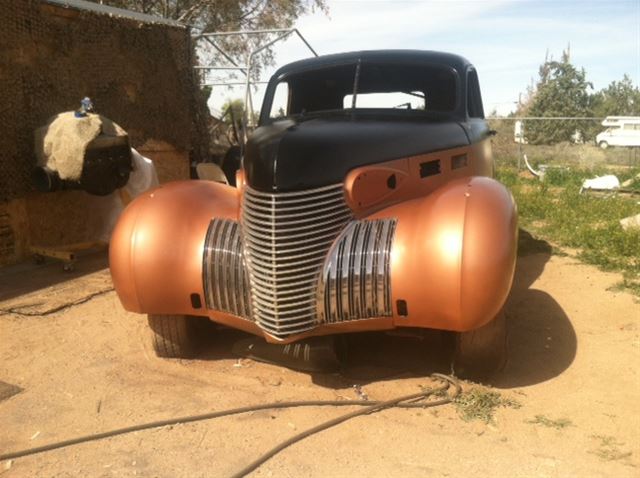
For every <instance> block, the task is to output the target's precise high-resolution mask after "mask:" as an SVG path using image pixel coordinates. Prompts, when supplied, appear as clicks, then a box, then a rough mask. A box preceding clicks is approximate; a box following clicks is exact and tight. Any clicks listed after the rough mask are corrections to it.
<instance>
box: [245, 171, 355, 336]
mask: <svg viewBox="0 0 640 478" xmlns="http://www.w3.org/2000/svg"><path fill="white" fill-rule="evenodd" d="M241 217H242V222H241V223H242V243H243V246H244V252H245V260H246V263H247V269H248V271H249V282H250V284H251V290H252V303H251V306H252V317H253V318H254V319H255V321H256V322H257V324H258V325H259V326H260V327H261V328H262V329H263V330H265V331H266V332H268V333H269V334H271V335H273V336H274V337H277V338H286V337H287V336H290V335H293V334H299V333H302V332H305V331H307V330H310V329H312V328H314V327H316V326H317V325H318V323H319V318H318V303H317V294H318V291H317V287H318V280H319V276H320V273H321V271H322V266H323V264H324V262H325V258H326V255H327V252H328V251H329V250H330V248H331V245H332V244H333V241H334V240H335V238H336V237H338V235H339V234H340V231H341V230H342V228H343V227H344V226H345V224H347V223H348V222H349V221H350V220H351V219H352V217H353V216H352V213H351V210H350V209H349V208H348V207H347V204H346V202H345V199H344V192H343V186H342V184H333V185H330V186H324V187H321V188H316V189H309V190H305V191H295V192H284V193H265V192H260V191H256V190H254V189H252V188H251V187H249V186H245V189H244V195H243V200H242V215H241Z"/></svg>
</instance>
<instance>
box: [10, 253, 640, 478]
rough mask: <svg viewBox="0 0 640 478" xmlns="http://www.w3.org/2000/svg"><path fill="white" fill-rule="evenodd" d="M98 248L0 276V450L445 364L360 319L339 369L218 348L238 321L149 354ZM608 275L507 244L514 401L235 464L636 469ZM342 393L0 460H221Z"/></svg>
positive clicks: (93, 466)
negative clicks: (164, 354) (176, 348)
mask: <svg viewBox="0 0 640 478" xmlns="http://www.w3.org/2000/svg"><path fill="white" fill-rule="evenodd" d="M104 265H105V264H104V258H98V259H95V258H93V259H91V258H89V259H86V261H84V262H83V261H82V260H81V261H80V264H79V265H78V270H77V271H76V273H74V274H72V275H71V276H65V275H63V273H62V272H61V271H60V268H59V266H54V265H45V266H41V267H38V268H35V267H33V266H29V267H27V266H23V267H22V268H17V269H14V270H13V271H12V272H11V273H5V274H4V275H0V310H1V311H2V312H0V381H3V382H6V383H8V384H12V385H14V386H18V387H20V388H21V389H22V391H21V392H20V393H17V394H15V395H13V396H11V397H9V398H6V399H4V400H2V398H1V395H0V424H1V425H0V452H8V451H13V450H18V449H23V448H27V447H33V446H39V445H43V444H46V443H49V442H53V441H57V440H61V439H66V438H70V437H75V436H78V435H82V434H88V433H93V432H97V431H104V430H109V429H113V428H116V427H122V426H127V425H131V424H135V423H139V422H144V421H151V420H156V419H161V418H168V417H173V416H181V415H187V414H195V413H202V412H204V411H209V410H221V409H225V408H231V407H238V406H242V405H249V404H256V403H261V402H272V401H276V400H304V399H345V400H351V399H357V398H358V393H357V390H356V388H354V385H358V386H360V388H361V390H362V391H363V392H364V393H366V394H367V395H368V396H369V397H370V398H371V399H388V398H392V397H395V396H398V395H402V394H406V393H413V392H416V391H418V390H419V386H421V385H429V384H430V383H431V382H430V380H429V379H428V378H425V377H426V376H427V375H428V374H430V373H431V372H434V371H441V372H442V371H446V369H447V365H446V360H445V359H444V358H443V357H444V355H446V354H445V353H444V352H443V351H442V350H440V349H439V346H438V344H437V343H435V342H432V341H429V340H423V341H419V340H416V339H411V338H405V337H397V336H388V335H384V334H370V335H364V336H357V337H351V338H350V339H349V344H350V347H351V354H350V358H349V361H348V363H347V366H346V368H345V370H344V371H343V372H342V373H340V374H309V373H301V372H295V371H292V370H289V369H286V368H282V367H279V366H275V365H268V364H262V363H258V362H254V361H251V360H247V359H242V360H239V359H238V358H236V357H234V356H233V355H232V354H231V352H230V349H231V343H232V342H233V341H234V340H236V339H237V338H241V337H243V335H242V334H241V333H238V332H234V331H230V330H221V329H215V328H213V327H212V328H211V334H210V335H209V336H207V337H206V339H205V340H204V344H203V345H204V350H203V353H202V354H201V355H200V357H199V358H198V359H197V360H189V361H186V360H183V361H178V360H163V359H159V358H156V357H155V356H154V354H153V352H152V350H151V348H150V343H149V340H148V339H149V337H148V330H147V326H146V320H145V318H144V317H141V316H137V315H135V314H131V313H127V312H125V311H124V310H123V309H122V307H121V306H120V304H119V302H118V298H117V296H116V295H115V293H114V292H113V291H110V290H109V288H110V283H109V276H108V272H107V271H106V270H102V269H101V268H102V267H104ZM83 274H84V275H83ZM63 279H64V280H66V281H65V282H62V280H63ZM617 280H619V277H618V276H617V275H616V274H608V273H603V272H600V271H598V270H596V269H594V268H592V267H590V266H586V265H583V264H580V263H579V262H577V261H576V260H575V259H572V258H570V257H559V256H551V255H549V253H548V252H541V253H536V254H531V255H528V256H525V257H521V258H520V259H519V263H518V269H517V277H516V282H515V285H514V289H513V293H512V296H511V298H510V300H509V302H508V305H507V314H508V318H509V321H510V349H511V352H510V359H509V362H508V364H507V367H506V369H505V370H504V371H503V372H502V373H500V374H499V376H497V377H496V378H495V380H494V381H493V383H492V386H493V388H494V389H495V390H497V391H498V392H499V393H501V394H502V396H503V397H505V398H510V399H514V400H517V401H518V402H519V403H520V404H521V405H522V406H521V408H519V409H514V408H501V409H499V410H498V411H497V412H496V414H495V417H494V420H493V422H492V423H488V424H486V423H483V422H481V421H469V422H467V421H464V420H462V419H461V418H460V416H459V415H458V413H457V411H456V409H455V408H454V407H453V406H452V405H447V406H443V407H440V408H437V409H429V410H398V409H394V410H387V411H383V412H380V413H377V414H374V415H369V416H364V417H360V418H356V419H354V420H352V421H349V422H346V423H344V424H342V425H339V426H338V427H335V428H332V429H330V430H327V431H324V432H322V433H320V434H318V435H315V436H313V437H310V438H308V439H306V440H304V441H302V442H300V443H298V444H296V445H294V446H293V447H291V448H289V449H287V450H285V451H284V452H283V453H281V454H279V455H278V456H276V457H274V458H272V459H271V460H270V461H268V462H267V463H266V464H264V465H263V466H262V467H261V468H259V469H258V470H257V471H256V472H255V473H254V474H253V475H252V476H264V477H268V476H274V477H300V476H314V477H315V476H317V477H326V476H372V477H377V476H380V477H388V476H453V477H458V476H487V477H489V476H491V477H493V476H510V477H512V476H541V477H555V476H562V477H565V476H580V477H587V476H588V477H591V476H594V477H614V476H615V477H632V476H634V477H637V476H640V413H639V412H638V403H640V380H639V377H638V365H639V364H640V332H639V322H640V305H639V304H638V301H637V300H636V299H634V298H633V297H632V296H631V295H629V294H627V293H624V292H614V291H612V290H610V288H611V286H612V285H613V284H614V283H615V282H616V281H617ZM52 281H53V282H57V283H55V284H51V282H52ZM36 286H37V287H39V288H42V287H45V288H44V289H40V290H38V291H35V290H32V289H34V288H35V287H36ZM47 286H48V287H47ZM69 302H71V303H75V305H72V306H70V307H66V308H65V307H64V304H66V303H69ZM61 307H62V308H61ZM464 386H465V389H467V390H469V389H470V388H472V387H473V386H474V385H473V384H470V383H465V384H464ZM5 388H6V387H5ZM346 410H350V409H344V408H341V409H339V410H338V409H334V408H310V409H292V410H278V411H263V412H255V413H249V414H246V415H241V416H234V417H228V418H222V419H218V420H213V421H206V422H199V423H192V424H185V425H176V426H173V427H164V428H160V429H154V430H150V431H142V432H137V433H133V434H129V435H124V436H120V437H116V438H110V439H106V440H102V441H98V442H93V443H89V444H82V445H77V446H73V447H69V448H65V449H61V450H57V451H51V452H46V453H42V454H39V455H35V456H30V457H25V458H20V459H17V460H13V461H12V462H3V463H0V475H2V478H4V477H5V476H6V477H22V476H44V477H67V476H73V477H76V476H82V477H85V476H92V477H111V476H134V475H135V476H145V477H146V476H153V477H155V476H157V477H176V476H184V477H205V476H207V477H208V476H221V477H224V476H229V475H230V474H232V473H233V472H235V471H237V470H239V469H240V468H242V466H243V465H244V464H246V463H248V462H249V461H252V460H253V459H255V458H257V457H258V456H259V455H260V454H261V453H262V452H264V451H266V450H267V449H269V448H270V447H271V446H273V445H274V444H275V443H276V442H279V441H281V440H284V439H286V438H288V437H289V436H291V435H293V434H295V433H297V432H299V431H302V430H304V429H306V428H309V427H311V426H313V425H315V424H317V423H319V422H321V421H324V420H326V419H329V418H331V417H335V416H337V415H339V414H342V413H344V412H345V411H346ZM538 415H540V416H542V418H540V417H539V418H538V419H536V416H538ZM545 419H548V420H561V419H564V420H566V421H568V422H566V423H568V425H567V426H565V427H564V428H554V427H552V426H548V425H549V423H548V422H545ZM531 422H537V423H531ZM545 423H547V424H546V425H545Z"/></svg>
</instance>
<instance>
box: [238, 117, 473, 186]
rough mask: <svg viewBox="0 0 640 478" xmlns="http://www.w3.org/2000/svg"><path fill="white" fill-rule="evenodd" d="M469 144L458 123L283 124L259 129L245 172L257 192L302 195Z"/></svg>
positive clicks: (247, 153)
mask: <svg viewBox="0 0 640 478" xmlns="http://www.w3.org/2000/svg"><path fill="white" fill-rule="evenodd" d="M468 144H469V138H468V136H467V134H466V133H465V131H464V129H463V128H462V126H461V125H460V124H459V123H457V122H453V121H452V122H442V121H439V122H424V121H412V120H387V121H381V120H366V119H358V120H350V119H345V118H340V119H326V118H323V119H309V120H307V121H303V122H299V123H295V122H293V121H291V120H283V121H277V122H275V123H273V124H271V125H268V126H261V127H260V128H258V129H256V131H255V132H254V133H253V135H252V136H251V138H250V139H249V141H248V142H247V147H246V151H245V157H244V168H245V173H246V178H247V179H246V180H247V184H248V185H249V186H250V187H252V188H253V189H257V190H260V191H265V192H273V191H297V190H304V189H310V188H315V187H320V186H326V185H329V184H335V183H338V182H341V181H343V180H344V178H345V176H346V174H347V173H348V172H349V171H350V170H352V169H353V168H356V167H359V166H365V165H369V164H376V163H381V162H385V161H390V160H392V159H399V158H405V157H408V156H414V155H418V154H424V153H430V152H433V151H440V150H444V149H450V148H455V147H459V146H465V145H468Z"/></svg>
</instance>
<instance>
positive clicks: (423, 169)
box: [420, 159, 440, 178]
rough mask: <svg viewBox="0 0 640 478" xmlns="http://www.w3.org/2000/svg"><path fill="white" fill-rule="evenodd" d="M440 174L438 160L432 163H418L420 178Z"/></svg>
mask: <svg viewBox="0 0 640 478" xmlns="http://www.w3.org/2000/svg"><path fill="white" fill-rule="evenodd" d="M436 174H440V160H439V159H435V160H433V161H426V162H424V163H420V177H421V178H426V177H428V176H435V175H436Z"/></svg>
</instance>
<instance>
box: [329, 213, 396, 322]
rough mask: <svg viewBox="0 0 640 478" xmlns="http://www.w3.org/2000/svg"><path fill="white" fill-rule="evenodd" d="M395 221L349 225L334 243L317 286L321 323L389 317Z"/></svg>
mask: <svg viewBox="0 0 640 478" xmlns="http://www.w3.org/2000/svg"><path fill="white" fill-rule="evenodd" d="M396 224H397V220H396V219H377V220H363V221H352V222H350V223H349V224H348V225H347V227H345V228H344V230H343V231H342V233H341V234H340V236H339V237H338V238H337V239H336V241H335V243H334V245H333V247H332V248H331V250H330V252H329V255H328V256H327V259H326V261H325V263H324V267H323V270H322V276H321V278H320V284H319V286H318V297H317V301H318V309H319V312H318V314H319V317H320V320H321V321H322V322H326V323H334V322H345V321H349V320H358V319H367V318H372V317H389V316H391V315H392V309H391V269H390V267H391V265H390V263H391V246H392V244H393V237H394V234H395V229H396Z"/></svg>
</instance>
